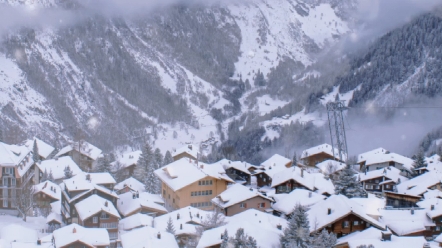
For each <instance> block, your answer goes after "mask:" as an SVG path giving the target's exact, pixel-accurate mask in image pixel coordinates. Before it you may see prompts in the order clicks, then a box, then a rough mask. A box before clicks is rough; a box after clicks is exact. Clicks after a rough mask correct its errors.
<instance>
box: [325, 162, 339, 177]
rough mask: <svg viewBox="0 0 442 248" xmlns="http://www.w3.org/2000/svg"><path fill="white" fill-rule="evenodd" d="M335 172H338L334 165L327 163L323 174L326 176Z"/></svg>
mask: <svg viewBox="0 0 442 248" xmlns="http://www.w3.org/2000/svg"><path fill="white" fill-rule="evenodd" d="M336 171H338V167H337V166H336V164H333V163H332V162H328V164H327V166H326V167H325V173H326V174H328V175H333V174H334V173H335V172H336Z"/></svg>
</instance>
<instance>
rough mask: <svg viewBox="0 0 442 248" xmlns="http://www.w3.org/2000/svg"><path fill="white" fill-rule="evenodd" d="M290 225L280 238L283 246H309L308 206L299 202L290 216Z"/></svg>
mask: <svg viewBox="0 0 442 248" xmlns="http://www.w3.org/2000/svg"><path fill="white" fill-rule="evenodd" d="M288 224H289V225H288V227H287V228H286V229H284V234H283V235H282V236H281V238H280V242H281V247H283V248H292V247H299V248H307V247H309V244H310V226H309V221H308V218H307V209H306V207H304V206H302V205H300V204H297V205H296V206H295V209H294V210H293V213H292V214H291V216H290V219H289V223H288Z"/></svg>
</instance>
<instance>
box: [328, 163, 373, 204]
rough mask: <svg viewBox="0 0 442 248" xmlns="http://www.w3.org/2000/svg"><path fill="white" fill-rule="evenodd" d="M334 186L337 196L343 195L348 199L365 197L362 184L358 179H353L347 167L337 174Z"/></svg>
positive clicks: (353, 176) (353, 175)
mask: <svg viewBox="0 0 442 248" xmlns="http://www.w3.org/2000/svg"><path fill="white" fill-rule="evenodd" d="M334 184H335V194H337V195H339V194H340V195H345V196H346V197H348V198H353V197H363V198H364V197H367V192H365V190H364V189H363V187H362V184H361V183H360V182H358V178H357V177H355V174H354V173H353V170H352V169H351V168H350V166H349V165H347V167H346V168H345V169H343V170H341V171H340V172H339V174H338V176H337V177H336V180H335V181H334Z"/></svg>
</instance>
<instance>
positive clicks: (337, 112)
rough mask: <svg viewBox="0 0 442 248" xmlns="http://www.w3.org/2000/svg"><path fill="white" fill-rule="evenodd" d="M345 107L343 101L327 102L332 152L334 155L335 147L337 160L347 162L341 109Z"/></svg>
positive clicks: (345, 138)
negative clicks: (337, 155)
mask: <svg viewBox="0 0 442 248" xmlns="http://www.w3.org/2000/svg"><path fill="white" fill-rule="evenodd" d="M346 109H347V107H345V104H344V101H341V100H337V101H334V102H329V103H327V114H328V125H329V127H330V138H331V145H332V154H333V156H334V157H336V154H335V149H336V150H338V153H339V160H341V161H342V162H347V157H348V148H347V137H346V136H345V126H344V115H343V111H344V110H346Z"/></svg>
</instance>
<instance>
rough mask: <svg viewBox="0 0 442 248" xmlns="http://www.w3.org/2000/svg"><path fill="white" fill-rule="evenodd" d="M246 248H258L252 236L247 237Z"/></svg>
mask: <svg viewBox="0 0 442 248" xmlns="http://www.w3.org/2000/svg"><path fill="white" fill-rule="evenodd" d="M246 247H247V248H258V244H257V243H256V239H255V238H254V237H252V236H249V237H248V239H247V244H246Z"/></svg>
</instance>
